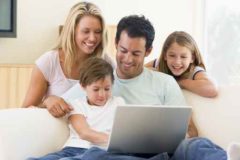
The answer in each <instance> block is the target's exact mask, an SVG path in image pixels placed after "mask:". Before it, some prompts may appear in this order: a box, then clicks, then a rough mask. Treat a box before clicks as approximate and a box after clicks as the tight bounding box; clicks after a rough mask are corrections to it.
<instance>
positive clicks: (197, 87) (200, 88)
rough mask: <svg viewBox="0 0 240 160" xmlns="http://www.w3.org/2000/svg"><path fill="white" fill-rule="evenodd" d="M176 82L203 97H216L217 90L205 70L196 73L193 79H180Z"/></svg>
mask: <svg viewBox="0 0 240 160" xmlns="http://www.w3.org/2000/svg"><path fill="white" fill-rule="evenodd" d="M178 84H179V85H180V87H181V88H183V89H186V90H189V91H191V92H193V93H196V94H198V95H200V96H203V97H209V98H212V97H216V96H217V94H218V90H217V87H216V85H215V84H214V83H213V81H212V80H210V79H209V77H208V76H207V74H206V72H198V73H196V75H195V77H194V80H191V79H180V80H178Z"/></svg>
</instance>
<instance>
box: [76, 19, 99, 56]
mask: <svg viewBox="0 0 240 160" xmlns="http://www.w3.org/2000/svg"><path fill="white" fill-rule="evenodd" d="M101 41H102V27H101V22H100V20H99V19H98V18H97V17H94V16H91V15H85V16H83V17H82V18H81V19H80V21H79V23H78V24H77V26H76V30H75V42H76V44H77V47H78V52H80V53H83V54H91V53H93V52H94V50H95V49H96V48H97V46H98V45H99V44H100V42H101Z"/></svg>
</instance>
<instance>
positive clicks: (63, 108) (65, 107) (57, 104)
mask: <svg viewBox="0 0 240 160" xmlns="http://www.w3.org/2000/svg"><path fill="white" fill-rule="evenodd" d="M43 107H46V108H47V110H48V112H49V113H50V114H52V115H53V116H54V117H62V116H65V115H66V114H67V113H69V112H70V111H71V110H72V109H73V108H72V107H71V106H70V105H69V104H67V103H66V102H65V101H64V99H63V98H61V97H57V96H49V97H47V98H46V99H45V100H44V101H43Z"/></svg>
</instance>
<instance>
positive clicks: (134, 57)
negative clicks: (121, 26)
mask: <svg viewBox="0 0 240 160" xmlns="http://www.w3.org/2000/svg"><path fill="white" fill-rule="evenodd" d="M145 45H146V40H145V38H143V37H136V38H131V37H129V36H128V34H127V32H126V31H123V32H122V33H121V35H120V39H119V41H118V43H117V44H116V49H117V55H116V60H117V75H118V77H119V78H122V79H130V78H134V77H136V76H138V75H139V74H141V73H142V71H143V64H144V57H145V56H147V55H148V54H149V53H150V51H151V49H149V50H148V51H146V48H145Z"/></svg>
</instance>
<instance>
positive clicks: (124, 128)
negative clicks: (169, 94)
mask: <svg viewBox="0 0 240 160" xmlns="http://www.w3.org/2000/svg"><path fill="white" fill-rule="evenodd" d="M190 115H191V107H189V106H163V105H149V106H146V105H144V106H143V105H126V106H119V107H117V109H116V112H115V118H114V122H113V128H112V132H111V136H110V141H109V145H108V151H110V152H120V153H162V152H168V153H174V151H175V149H176V148H177V146H178V145H179V144H180V142H181V141H182V140H183V139H184V138H185V135H186V132H187V127H188V122H189V118H190Z"/></svg>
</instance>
